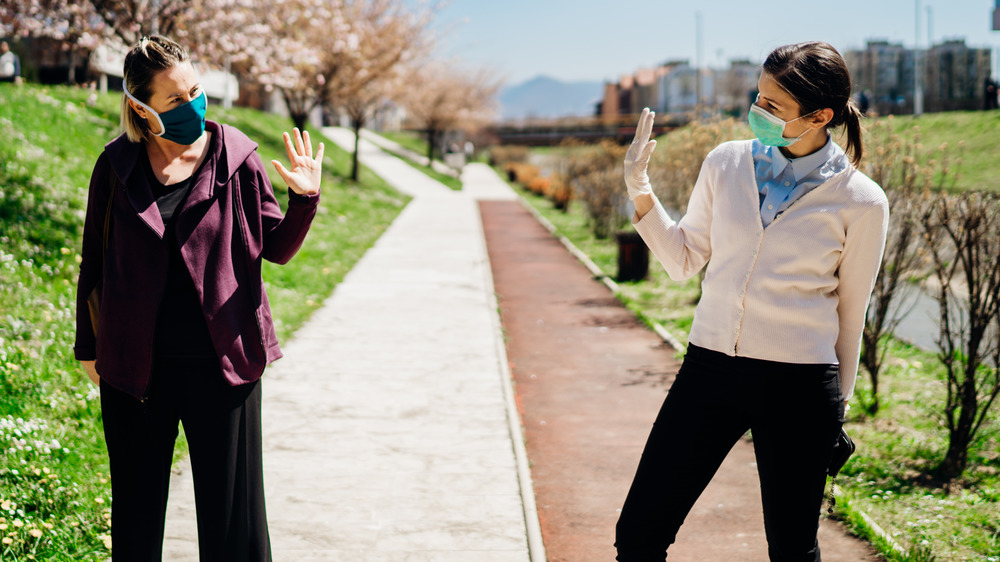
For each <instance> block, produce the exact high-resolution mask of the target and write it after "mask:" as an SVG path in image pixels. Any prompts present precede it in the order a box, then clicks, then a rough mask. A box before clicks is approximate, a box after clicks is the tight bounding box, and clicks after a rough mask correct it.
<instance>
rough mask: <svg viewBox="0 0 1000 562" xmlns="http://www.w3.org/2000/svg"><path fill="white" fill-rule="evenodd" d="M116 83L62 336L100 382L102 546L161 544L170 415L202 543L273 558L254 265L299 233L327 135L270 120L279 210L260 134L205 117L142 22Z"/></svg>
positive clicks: (267, 339)
mask: <svg viewBox="0 0 1000 562" xmlns="http://www.w3.org/2000/svg"><path fill="white" fill-rule="evenodd" d="M123 88H124V90H125V95H124V96H123V97H122V106H121V121H122V128H123V129H124V134H122V135H121V136H119V137H118V138H117V139H115V140H113V141H112V142H110V143H108V144H107V146H106V147H105V150H104V153H103V154H101V156H100V157H99V158H98V159H97V164H96V165H95V167H94V172H93V175H92V176H91V182H90V193H89V199H88V203H87V215H86V219H85V225H84V234H83V261H82V262H81V264H80V278H79V283H78V287H77V291H78V294H77V333H76V345H75V347H74V352H75V355H76V358H77V359H78V360H80V361H81V362H82V363H83V366H84V368H85V369H86V371H87V374H88V375H89V376H90V378H91V380H93V381H94V382H95V383H98V384H99V385H100V387H101V408H102V413H103V418H104V432H105V437H106V439H107V445H108V454H109V457H110V460H111V486H112V497H113V503H112V521H111V533H112V543H113V552H112V554H113V556H114V558H115V559H116V560H129V561H133V560H160V558H161V553H162V548H163V526H164V516H165V511H166V502H167V487H168V482H169V476H170V463H171V458H172V454H173V448H174V440H175V439H176V437H177V424H178V422H182V423H183V424H184V430H185V434H186V436H187V439H188V443H189V445H190V451H191V465H192V470H193V474H194V485H195V501H196V505H197V510H198V537H199V548H200V553H201V559H202V560H270V559H271V555H270V542H269V539H268V532H267V518H266V515H265V510H264V488H263V477H262V462H261V426H260V411H261V403H260V397H261V389H260V382H259V378H260V376H261V373H262V372H263V370H264V367H265V366H266V365H267V364H268V363H270V362H271V361H274V360H275V359H277V358H279V357H281V351H280V349H279V348H278V341H277V338H276V337H275V333H274V325H273V322H272V320H271V311H270V307H269V305H268V300H267V295H266V293H265V291H264V285H263V282H262V280H261V263H262V260H263V259H267V260H269V261H273V262H278V263H285V262H287V261H288V260H289V259H291V257H292V256H293V255H295V252H296V251H297V250H298V248H299V246H301V244H302V241H303V239H304V238H305V235H306V232H307V231H308V230H309V225H310V223H311V222H312V218H313V216H314V215H315V213H316V207H317V205H318V203H319V191H320V175H321V174H320V171H321V162H322V159H323V144H322V143H320V145H319V147H318V148H317V150H316V154H315V155H313V153H312V146H311V142H310V139H309V134H308V133H302V134H300V133H299V131H298V130H297V129H296V130H295V131H294V145H293V139H292V137H290V136H289V135H288V134H287V133H286V134H285V135H284V140H285V148H286V149H287V151H288V157H289V160H290V161H291V164H290V166H289V168H287V169H286V168H285V167H284V166H282V165H281V164H280V163H279V162H277V161H272V163H273V165H274V166H275V168H276V169H277V171H278V173H279V174H280V175H281V177H282V178H283V179H284V180H285V182H286V183H287V184H288V187H289V190H288V210H287V212H286V214H284V215H282V213H281V209H280V208H279V206H278V202H277V201H276V200H275V196H274V192H273V190H272V188H271V184H270V182H269V181H268V177H267V174H266V171H265V168H264V164H263V162H261V159H260V157H259V156H258V155H257V152H256V148H257V145H256V144H255V143H254V142H253V141H251V140H250V139H249V138H247V137H246V136H245V135H244V134H243V133H241V132H240V131H238V130H236V129H235V128H233V127H230V126H227V125H221V124H219V123H215V122H212V121H205V107H206V97H205V93H204V91H203V90H202V88H201V85H200V84H199V82H198V75H197V73H196V72H195V70H194V67H193V66H192V65H191V62H190V60H189V58H188V55H187V53H186V52H184V50H183V49H182V48H181V47H180V46H179V45H177V43H174V42H173V41H171V40H169V39H167V38H164V37H160V36H152V37H148V38H145V37H144V38H143V39H142V40H141V41H140V42H139V43H138V44H137V45H136V46H134V47H133V48H132V49H131V51H130V52H129V53H128V55H127V56H126V58H125V68H124V82H123ZM95 287H99V289H98V291H99V293H100V294H101V295H102V297H103V298H102V300H101V306H100V312H99V314H98V318H96V319H94V320H95V321H94V322H92V318H91V314H90V312H89V308H88V302H87V297H88V295H90V293H91V292H92V290H93V289H94V288H95ZM95 325H96V326H97V327H98V329H96V330H95V328H94V326H95ZM95 331H96V333H95Z"/></svg>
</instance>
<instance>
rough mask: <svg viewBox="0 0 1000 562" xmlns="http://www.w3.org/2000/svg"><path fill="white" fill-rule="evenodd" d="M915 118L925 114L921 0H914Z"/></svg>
mask: <svg viewBox="0 0 1000 562" xmlns="http://www.w3.org/2000/svg"><path fill="white" fill-rule="evenodd" d="M913 19H914V26H913V28H914V29H913V31H914V33H913V41H914V49H913V116H914V117H919V116H920V115H922V114H923V113H924V76H923V74H924V67H923V64H922V57H921V53H920V0H914V11H913Z"/></svg>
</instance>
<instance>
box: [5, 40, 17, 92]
mask: <svg viewBox="0 0 1000 562" xmlns="http://www.w3.org/2000/svg"><path fill="white" fill-rule="evenodd" d="M0 82H13V83H15V84H20V83H21V59H20V58H18V56H17V53H15V52H13V51H11V50H10V45H8V44H7V42H6V41H0Z"/></svg>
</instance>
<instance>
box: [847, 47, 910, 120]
mask: <svg viewBox="0 0 1000 562" xmlns="http://www.w3.org/2000/svg"><path fill="white" fill-rule="evenodd" d="M844 60H845V61H846V62H847V68H848V69H849V70H850V72H851V80H852V81H853V82H854V89H855V90H856V91H862V90H863V91H865V92H867V95H868V98H869V103H870V107H871V109H873V110H874V111H876V112H877V113H880V114H891V113H912V112H913V87H914V78H913V68H914V60H915V58H914V53H913V51H912V50H909V49H906V48H905V47H903V45H902V44H901V43H889V42H888V41H880V40H875V41H869V42H868V44H867V46H866V48H865V49H864V50H856V51H847V52H846V53H844Z"/></svg>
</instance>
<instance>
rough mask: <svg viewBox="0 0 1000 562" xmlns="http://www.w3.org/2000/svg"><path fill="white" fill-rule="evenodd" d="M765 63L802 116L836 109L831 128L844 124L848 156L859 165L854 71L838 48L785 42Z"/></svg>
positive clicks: (861, 152) (818, 43) (859, 134)
mask: <svg viewBox="0 0 1000 562" xmlns="http://www.w3.org/2000/svg"><path fill="white" fill-rule="evenodd" d="M762 66H763V69H764V72H766V73H768V74H769V75H770V76H771V77H772V78H774V80H775V81H776V82H777V83H778V85H779V86H781V87H782V88H784V90H785V91H786V92H788V94H789V95H791V96H792V97H793V98H795V101H796V102H798V104H799V106H800V107H801V108H802V115H808V114H810V113H813V112H815V111H818V110H820V109H825V108H830V109H832V110H833V119H832V120H831V121H830V123H829V124H828V125H827V127H831V128H833V127H839V126H841V125H843V126H844V128H845V129H846V133H847V147H846V152H847V155H848V156H849V157H850V158H851V162H852V163H853V164H854V165H855V166H857V165H858V164H860V163H861V157H862V156H863V154H864V148H863V147H862V141H861V112H860V111H859V110H858V107H857V106H856V105H855V104H854V102H853V101H852V100H851V74H850V72H848V70H847V63H845V62H844V58H843V57H842V56H840V53H839V52H837V49H834V48H833V46H831V45H830V44H828V43H823V42H821V41H810V42H808V43H796V44H794V45H785V46H783V47H778V48H777V49H775V50H774V51H772V52H771V54H770V55H768V56H767V59H766V60H765V61H764V64H763V65H762Z"/></svg>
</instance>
